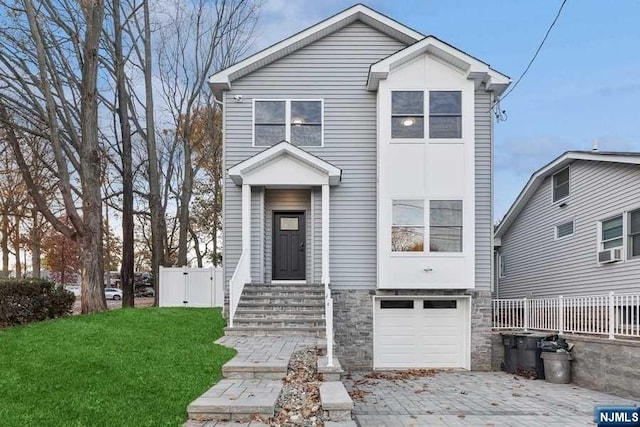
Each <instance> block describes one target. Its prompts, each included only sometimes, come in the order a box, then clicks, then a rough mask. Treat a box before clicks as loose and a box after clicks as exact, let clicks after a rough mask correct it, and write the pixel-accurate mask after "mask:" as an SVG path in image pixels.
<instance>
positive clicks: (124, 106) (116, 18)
mask: <svg viewBox="0 0 640 427" xmlns="http://www.w3.org/2000/svg"><path fill="white" fill-rule="evenodd" d="M113 26H114V35H115V37H114V45H115V46H114V52H115V72H116V92H117V95H118V101H117V102H118V109H117V111H118V119H119V122H120V137H121V138H122V152H121V160H122V265H121V266H120V283H121V286H122V306H123V307H133V306H134V304H135V302H134V289H133V281H134V270H133V263H134V259H133V257H134V254H133V168H132V160H131V158H132V155H131V125H130V123H129V99H128V93H127V85H126V75H125V72H124V58H123V55H122V26H121V24H120V0H113Z"/></svg>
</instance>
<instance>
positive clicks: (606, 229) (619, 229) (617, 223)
mask: <svg viewBox="0 0 640 427" xmlns="http://www.w3.org/2000/svg"><path fill="white" fill-rule="evenodd" d="M600 226H601V230H602V231H601V235H600V250H606V249H613V248H621V247H622V246H623V244H624V234H623V232H624V227H623V222H622V215H618V216H615V217H613V218H610V219H607V220H605V221H602V222H601V223H600Z"/></svg>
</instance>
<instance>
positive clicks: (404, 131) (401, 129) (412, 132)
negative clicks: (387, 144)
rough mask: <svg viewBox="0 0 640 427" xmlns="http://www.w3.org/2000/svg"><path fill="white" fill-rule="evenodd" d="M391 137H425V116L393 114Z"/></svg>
mask: <svg viewBox="0 0 640 427" xmlns="http://www.w3.org/2000/svg"><path fill="white" fill-rule="evenodd" d="M391 138H424V117H415V116H393V117H392V118H391Z"/></svg>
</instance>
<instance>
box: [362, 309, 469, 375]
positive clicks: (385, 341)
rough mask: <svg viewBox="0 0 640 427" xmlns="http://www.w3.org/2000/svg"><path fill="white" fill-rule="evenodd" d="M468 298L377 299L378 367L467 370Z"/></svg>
mask: <svg viewBox="0 0 640 427" xmlns="http://www.w3.org/2000/svg"><path fill="white" fill-rule="evenodd" d="M467 304H468V299H467V298H457V299H453V298H452V299H420V298H407V299H404V298H403V299H399V298H388V299H385V298H377V299H376V300H375V325H374V334H375V337H374V367H375V368H468V359H469V344H468V329H469V320H468V315H467V312H468V308H467Z"/></svg>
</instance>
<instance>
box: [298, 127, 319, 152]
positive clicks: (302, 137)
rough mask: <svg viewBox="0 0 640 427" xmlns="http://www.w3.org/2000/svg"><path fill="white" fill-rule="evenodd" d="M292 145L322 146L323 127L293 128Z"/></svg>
mask: <svg viewBox="0 0 640 427" xmlns="http://www.w3.org/2000/svg"><path fill="white" fill-rule="evenodd" d="M291 143H292V144H293V145H298V146H303V147H319V146H321V145H322V125H293V126H291Z"/></svg>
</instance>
